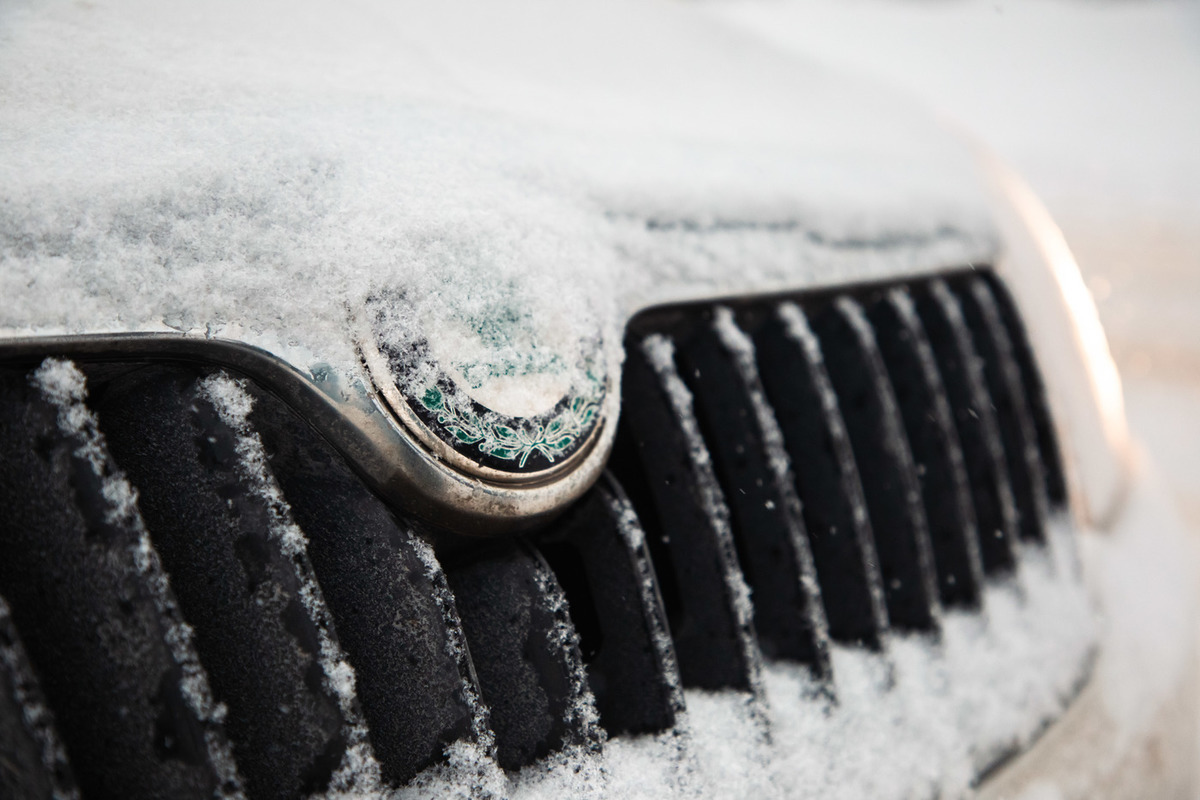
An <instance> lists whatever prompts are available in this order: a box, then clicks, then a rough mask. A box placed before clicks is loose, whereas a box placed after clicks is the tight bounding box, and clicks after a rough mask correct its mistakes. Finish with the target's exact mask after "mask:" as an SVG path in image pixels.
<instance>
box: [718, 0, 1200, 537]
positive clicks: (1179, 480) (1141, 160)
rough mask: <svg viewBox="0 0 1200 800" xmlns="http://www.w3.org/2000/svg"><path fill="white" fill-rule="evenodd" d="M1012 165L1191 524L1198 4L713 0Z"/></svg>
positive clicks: (1198, 390) (1196, 377) (1198, 480)
mask: <svg viewBox="0 0 1200 800" xmlns="http://www.w3.org/2000/svg"><path fill="white" fill-rule="evenodd" d="M706 9H707V10H708V11H709V12H710V13H712V14H713V15H715V16H718V17H720V18H721V19H723V20H726V21H727V22H730V23H733V24H734V25H736V26H739V27H741V28H743V29H745V30H746V31H748V32H750V33H753V34H755V35H758V36H761V37H764V38H766V39H767V40H769V41H770V42H772V43H773V44H774V45H776V46H778V47H782V48H785V49H789V50H792V51H794V52H797V53H800V54H804V55H807V56H810V57H814V58H816V59H818V60H821V61H823V62H825V63H828V64H830V65H832V66H837V67H839V68H841V69H843V70H848V71H853V72H856V73H859V74H862V75H866V76H870V77H871V78H873V79H875V80H876V81H883V82H886V83H890V84H891V85H893V86H894V87H896V88H899V89H901V90H902V91H905V92H908V93H909V94H911V95H915V96H917V97H918V98H920V99H921V100H922V101H923V102H925V103H926V104H927V105H931V106H933V107H934V108H936V109H937V110H938V112H939V113H941V114H942V115H944V116H945V117H947V118H949V119H951V120H954V121H956V122H957V123H960V124H961V125H962V126H963V127H965V128H967V129H969V130H970V131H971V132H972V133H973V134H974V135H975V136H977V137H978V138H980V139H982V140H983V141H984V142H985V143H986V144H987V145H988V146H990V147H991V148H992V149H993V150H994V151H996V152H998V153H999V154H1000V156H1001V157H1002V158H1003V159H1004V160H1006V161H1007V162H1009V163H1010V164H1011V165H1013V166H1015V167H1016V168H1017V170H1018V171H1020V172H1021V173H1022V174H1023V175H1024V176H1025V177H1026V178H1027V179H1028V180H1029V182H1030V183H1031V184H1032V185H1033V187H1034V189H1035V190H1036V191H1037V192H1038V193H1039V194H1040V195H1041V197H1042V199H1043V200H1045V202H1046V204H1047V205H1048V206H1049V208H1050V211H1051V213H1052V214H1053V215H1054V216H1055V218H1056V219H1057V221H1058V222H1059V224H1060V225H1061V227H1062V228H1063V232H1064V233H1065V234H1066V237H1067V240H1068V242H1069V243H1070V245H1071V247H1072V249H1073V251H1074V252H1075V255H1076V257H1077V259H1078V260H1079V263H1080V266H1081V267H1082V269H1083V272H1084V276H1085V278H1086V279H1087V281H1088V285H1089V287H1090V288H1091V290H1092V294H1093V296H1094V297H1095V299H1096V302H1097V305H1098V307H1099V309H1100V315H1101V318H1102V320H1103V322H1104V325H1105V328H1106V330H1107V331H1108V335H1109V341H1110V344H1111V347H1112V351H1113V355H1114V356H1115V358H1116V360H1117V363H1118V366H1119V367H1120V369H1121V372H1122V376H1123V378H1124V381H1125V394H1126V403H1127V406H1128V409H1129V414H1130V418H1131V422H1132V425H1133V427H1134V430H1135V432H1136V434H1137V435H1138V436H1139V437H1140V439H1141V441H1142V442H1143V443H1144V444H1145V445H1146V447H1147V449H1148V450H1149V451H1150V452H1151V455H1152V457H1153V458H1154V460H1155V461H1156V462H1157V463H1158V465H1159V468H1160V471H1161V472H1162V473H1163V474H1164V476H1165V477H1166V478H1167V480H1168V482H1169V484H1170V485H1171V486H1172V488H1173V489H1174V491H1175V493H1176V495H1177V497H1178V499H1179V501H1180V505H1181V508H1182V510H1183V511H1184V513H1185V514H1186V515H1187V517H1188V519H1189V520H1190V522H1191V523H1192V525H1193V526H1194V527H1196V528H1197V529H1198V530H1200V0H1017V2H1005V1H1003V0H714V1H713V2H710V3H709V4H707V5H706Z"/></svg>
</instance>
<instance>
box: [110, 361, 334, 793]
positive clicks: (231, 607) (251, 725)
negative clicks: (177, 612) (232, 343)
mask: <svg viewBox="0 0 1200 800" xmlns="http://www.w3.org/2000/svg"><path fill="white" fill-rule="evenodd" d="M200 380H201V376H200V375H199V373H198V372H197V371H195V370H193V369H190V368H187V367H148V368H145V369H142V370H139V371H136V372H132V373H129V374H128V375H126V376H123V377H122V378H119V379H116V380H114V381H112V382H110V383H109V384H108V385H107V387H106V388H105V389H104V390H103V391H101V392H97V393H96V397H95V405H96V411H97V414H98V415H99V417H100V424H101V426H102V428H103V429H104V432H105V434H106V436H107V437H108V440H109V447H110V450H111V452H112V455H113V458H114V459H116V461H117V462H118V463H120V464H121V466H122V468H123V469H124V470H125V472H126V474H127V475H128V477H129V479H130V481H131V482H132V483H133V484H134V485H135V486H137V487H138V493H139V508H140V509H141V512H142V516H143V518H144V519H145V521H146V527H147V529H148V530H149V532H150V537H151V539H152V540H153V541H154V545H155V548H156V549H157V550H158V552H159V555H160V557H161V558H162V561H163V565H164V567H165V568H166V569H167V571H168V572H169V573H170V574H171V579H172V586H173V587H174V590H175V594H176V596H177V597H178V598H179V604H180V608H181V609H182V611H183V613H184V615H185V616H186V617H187V619H188V622H189V624H190V625H191V626H192V627H193V629H194V630H195V632H196V638H195V641H196V649H197V652H198V654H199V656H200V658H201V659H202V660H203V661H204V663H205V664H207V665H209V666H208V670H209V675H210V680H211V681H212V684H213V690H214V691H215V692H216V693H217V695H218V696H220V697H221V698H222V700H223V701H224V702H225V704H226V705H227V707H228V709H229V711H228V713H227V714H226V717H225V727H226V729H227V730H228V732H229V737H230V739H231V740H232V742H233V747H234V752H235V754H236V755H237V757H238V764H239V766H240V767H241V770H242V774H243V776H244V778H245V781H246V787H247V790H248V791H249V792H250V793H251V794H252V795H259V796H267V795H273V796H292V795H298V794H302V793H307V792H311V791H313V790H314V789H320V788H322V787H324V786H326V785H327V784H328V783H329V780H330V778H331V776H332V774H333V772H334V771H335V770H336V769H337V768H338V766H339V764H340V763H341V761H342V759H343V757H344V755H345V751H346V748H347V746H348V745H349V742H348V741H347V737H346V735H345V730H344V729H345V720H344V719H343V715H342V711H341V710H340V709H339V706H338V700H337V697H336V696H335V695H334V693H333V692H332V691H330V689H329V687H328V686H326V685H325V684H324V681H322V680H321V679H320V676H321V675H322V671H321V660H320V648H319V645H318V641H319V637H320V633H319V631H318V629H317V625H316V623H315V621H314V620H313V618H312V616H311V614H310V613H309V612H308V611H307V610H306V609H305V607H304V605H303V603H302V601H301V599H300V594H301V591H302V588H301V586H300V582H299V580H298V578H297V576H296V574H295V568H294V566H293V562H292V558H291V557H290V556H289V555H288V554H286V553H284V552H283V550H282V547H281V543H280V541H279V540H278V538H277V537H275V536H273V535H272V532H271V523H272V514H271V509H270V507H269V506H268V505H267V504H266V502H265V501H264V500H263V498H262V497H260V496H258V495H256V494H255V493H254V491H253V490H252V487H251V485H250V483H249V481H248V480H247V477H246V476H245V475H243V474H242V473H241V472H240V468H241V465H242V460H241V455H240V454H239V452H238V442H237V433H236V432H235V431H234V430H232V429H231V428H230V427H229V425H228V424H226V423H225V421H223V420H222V419H221V417H220V415H219V413H218V411H217V410H216V408H215V407H214V406H213V404H212V403H211V402H210V400H209V399H208V398H206V397H205V395H204V393H203V391H202V389H201V385H200ZM179 486H189V487H191V492H189V494H188V496H187V497H181V496H180V495H179V492H178V487H179ZM214 586H220V587H222V590H221V591H213V587H214Z"/></svg>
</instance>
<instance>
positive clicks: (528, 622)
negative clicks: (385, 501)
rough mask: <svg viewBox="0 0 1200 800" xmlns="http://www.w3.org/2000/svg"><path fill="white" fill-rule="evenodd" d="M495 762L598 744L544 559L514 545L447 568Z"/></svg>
mask: <svg viewBox="0 0 1200 800" xmlns="http://www.w3.org/2000/svg"><path fill="white" fill-rule="evenodd" d="M446 578H447V579H448V580H449V582H450V587H451V588H452V589H453V590H454V596H455V601H456V604H457V606H458V613H459V615H460V617H461V618H462V625H463V630H464V631H465V632H466V636H467V643H468V644H469V646H470V648H471V658H472V661H473V663H474V665H475V672H476V675H478V678H479V688H480V691H481V692H482V695H483V699H484V701H485V702H486V703H487V705H488V707H489V708H490V709H491V725H492V730H493V731H494V732H495V734H496V760H497V761H498V762H499V763H500V766H501V767H504V768H505V769H509V770H514V769H519V768H520V767H524V766H527V765H529V764H532V763H533V762H534V761H536V760H537V759H539V758H542V757H544V756H546V755H548V754H549V753H551V752H554V751H557V750H561V749H563V748H564V747H568V746H572V745H576V746H578V745H583V746H590V747H593V748H598V747H599V738H598V734H599V731H598V730H597V729H596V728H595V727H594V725H593V724H592V721H591V716H592V715H594V713H595V712H594V711H592V712H591V713H590V714H589V713H588V711H587V710H586V709H585V706H586V705H589V704H590V702H591V698H590V697H589V696H588V694H587V688H586V679H585V678H584V675H583V665H582V661H581V658H580V654H579V650H578V647H577V646H576V642H575V640H574V632H573V630H572V626H571V623H570V622H569V618H568V617H567V616H566V604H565V603H563V602H562V600H561V594H560V593H561V589H560V588H559V587H558V585H557V582H556V581H555V578H554V575H553V573H552V572H551V570H550V568H549V567H548V566H546V564H545V562H543V561H542V559H541V558H540V557H539V556H538V555H537V554H536V553H535V552H534V551H532V550H531V549H530V548H528V547H525V546H522V545H519V544H518V545H515V546H511V547H506V548H501V549H498V550H496V551H494V552H488V553H487V554H485V555H484V556H483V557H481V558H476V559H473V560H470V561H468V562H466V563H461V564H456V565H453V566H447V568H446Z"/></svg>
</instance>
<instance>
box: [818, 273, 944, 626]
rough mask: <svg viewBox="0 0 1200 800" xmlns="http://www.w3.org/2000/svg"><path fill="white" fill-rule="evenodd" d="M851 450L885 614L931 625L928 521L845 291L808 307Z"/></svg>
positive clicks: (860, 318) (933, 593) (863, 326)
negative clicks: (861, 494) (831, 299)
mask: <svg viewBox="0 0 1200 800" xmlns="http://www.w3.org/2000/svg"><path fill="white" fill-rule="evenodd" d="M810 319H811V324H812V328H813V332H814V333H815V334H816V337H817V341H818V342H819V343H820V346H821V350H822V352H823V354H824V362H825V368H826V370H827V372H828V374H829V379H830V381H831V383H832V385H833V388H834V391H835V392H836V393H837V398H838V408H839V409H840V411H841V415H842V419H843V420H844V421H845V424H846V431H847V434H848V435H849V439H850V445H851V447H852V449H853V451H854V463H855V465H856V468H857V471H858V476H859V480H860V481H861V482H862V488H863V496H864V497H865V499H866V504H867V511H868V515H869V517H870V520H871V532H872V534H873V535H874V540H875V551H876V553H877V554H878V557H879V568H880V573H881V577H882V578H883V591H884V598H885V602H886V604H887V610H888V619H889V620H890V622H891V624H892V625H893V626H894V627H897V628H903V629H909V630H931V629H934V628H936V627H937V616H938V610H939V601H938V592H937V576H936V574H935V571H934V566H933V554H932V548H931V546H930V543H929V529H928V523H927V522H926V520H925V509H924V504H923V503H922V500H921V492H920V485H919V483H918V481H917V473H916V468H915V466H914V464H913V457H912V453H911V451H910V450H909V446H908V438H907V436H906V434H905V432H904V425H903V423H902V422H901V420H900V413H899V409H898V408H897V402H896V398H895V395H894V394H893V392H892V386H891V382H890V381H889V379H888V375H887V371H886V369H885V368H884V365H883V359H882V357H881V356H880V354H879V349H878V346H877V345H876V342H875V335H874V332H873V331H872V329H871V326H870V323H869V322H868V321H867V319H866V316H865V315H864V314H863V311H862V307H861V306H859V304H858V303H857V302H855V301H854V300H853V299H851V298H850V297H847V296H845V295H842V296H840V297H837V298H836V299H834V300H833V301H832V302H830V303H827V304H825V305H824V306H823V307H821V308H818V309H813V310H812V311H811V312H810Z"/></svg>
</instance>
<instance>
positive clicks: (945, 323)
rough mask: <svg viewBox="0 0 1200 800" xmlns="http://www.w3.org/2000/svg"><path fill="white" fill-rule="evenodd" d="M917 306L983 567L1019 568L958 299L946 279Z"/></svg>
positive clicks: (1001, 472) (991, 416) (988, 405)
mask: <svg viewBox="0 0 1200 800" xmlns="http://www.w3.org/2000/svg"><path fill="white" fill-rule="evenodd" d="M917 311H918V313H919V315H920V317H921V322H922V323H923V324H924V326H925V331H926V333H927V334H928V335H929V342H930V345H931V346H932V347H933V352H934V355H935V356H936V358H937V361H938V370H939V372H941V375H942V382H943V384H944V385H945V387H946V395H947V397H948V398H949V400H950V409H951V412H952V414H953V416H954V423H955V427H956V428H957V429H958V438H959V441H960V442H961V443H962V447H963V455H964V456H965V460H966V467H967V475H968V477H969V478H970V481H971V497H972V500H973V503H974V506H975V519H976V523H977V524H978V526H979V528H978V530H979V552H980V556H981V558H982V561H983V568H984V572H986V573H987V574H989V575H991V574H994V573H997V572H1008V571H1011V570H1013V569H1015V568H1016V541H1017V530H1016V508H1015V505H1014V502H1013V496H1012V487H1011V485H1010V484H1009V480H1008V467H1007V464H1006V462H1005V458H1004V448H1003V445H1002V444H1001V441H1000V431H999V426H998V425H997V422H996V415H995V410H994V409H993V407H992V402H991V399H990V398H989V397H988V393H987V387H986V384H985V383H984V378H983V374H982V373H983V368H982V364H981V363H980V359H979V356H978V355H977V353H976V351H975V346H974V344H973V343H972V341H971V333H970V331H969V330H968V329H967V325H966V322H965V321H964V320H963V316H962V310H961V308H960V307H959V304H958V300H957V299H956V298H955V297H954V295H953V294H952V293H951V292H950V289H949V288H948V287H947V286H946V284H945V283H944V282H943V281H942V280H940V279H939V280H935V281H932V282H931V283H930V284H929V285H928V286H927V287H924V288H923V290H922V291H921V292H919V293H918V295H917Z"/></svg>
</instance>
